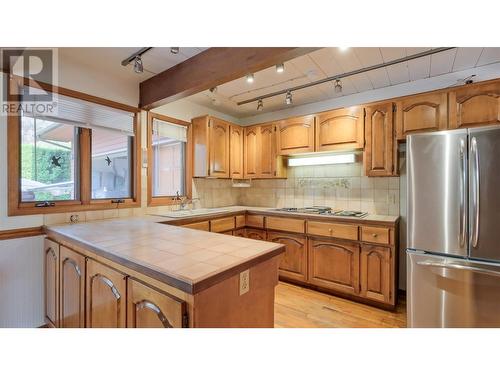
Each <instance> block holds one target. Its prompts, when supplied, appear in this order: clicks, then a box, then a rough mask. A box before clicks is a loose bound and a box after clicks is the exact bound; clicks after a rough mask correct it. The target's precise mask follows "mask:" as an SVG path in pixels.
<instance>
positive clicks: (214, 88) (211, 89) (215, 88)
mask: <svg viewBox="0 0 500 375" xmlns="http://www.w3.org/2000/svg"><path fill="white" fill-rule="evenodd" d="M209 90H210V92H211V93H212V94H216V93H217V86H215V87H210V89H209Z"/></svg>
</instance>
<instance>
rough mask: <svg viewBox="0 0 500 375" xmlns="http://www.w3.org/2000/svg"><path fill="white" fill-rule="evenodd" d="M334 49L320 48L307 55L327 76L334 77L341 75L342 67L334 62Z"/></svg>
mask: <svg viewBox="0 0 500 375" xmlns="http://www.w3.org/2000/svg"><path fill="white" fill-rule="evenodd" d="M333 49H334V48H321V49H319V50H316V51H313V52H311V53H310V54H309V56H310V57H311V59H312V60H313V61H314V62H315V63H316V65H318V66H319V67H320V68H321V70H322V71H323V72H324V73H325V74H326V75H327V76H335V75H337V74H340V73H343V72H342V67H341V66H340V65H339V64H338V62H337V61H335V58H334V56H333V53H332V50H333Z"/></svg>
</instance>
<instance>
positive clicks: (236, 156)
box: [229, 125, 245, 178]
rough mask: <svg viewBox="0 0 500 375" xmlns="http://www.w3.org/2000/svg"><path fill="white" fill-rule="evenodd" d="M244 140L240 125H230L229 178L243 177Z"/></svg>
mask: <svg viewBox="0 0 500 375" xmlns="http://www.w3.org/2000/svg"><path fill="white" fill-rule="evenodd" d="M244 142H245V135H244V130H243V128H242V127H241V126H237V125H231V126H230V137H229V147H230V151H229V156H230V161H229V174H230V177H231V178H243V176H244V172H245V171H244V169H243V168H244V157H245V155H244V152H243V149H244V146H243V145H244Z"/></svg>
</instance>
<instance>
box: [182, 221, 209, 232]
mask: <svg viewBox="0 0 500 375" xmlns="http://www.w3.org/2000/svg"><path fill="white" fill-rule="evenodd" d="M183 227H184V228H190V229H198V230H204V231H207V232H208V231H209V230H210V225H209V222H208V220H207V221H199V222H198V223H190V224H184V225H183Z"/></svg>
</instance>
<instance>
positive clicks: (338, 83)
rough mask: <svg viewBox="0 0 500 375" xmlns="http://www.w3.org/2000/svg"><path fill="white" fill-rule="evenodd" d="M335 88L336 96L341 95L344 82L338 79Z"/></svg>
mask: <svg viewBox="0 0 500 375" xmlns="http://www.w3.org/2000/svg"><path fill="white" fill-rule="evenodd" d="M333 88H334V90H335V93H336V94H340V93H341V92H342V81H341V80H340V79H336V80H335V83H334V86H333Z"/></svg>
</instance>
